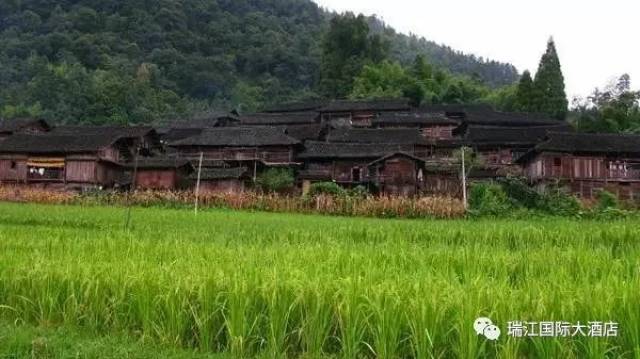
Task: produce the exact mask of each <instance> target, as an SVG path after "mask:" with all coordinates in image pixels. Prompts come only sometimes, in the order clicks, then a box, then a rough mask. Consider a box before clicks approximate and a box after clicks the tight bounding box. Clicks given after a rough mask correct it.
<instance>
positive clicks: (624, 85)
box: [572, 74, 640, 133]
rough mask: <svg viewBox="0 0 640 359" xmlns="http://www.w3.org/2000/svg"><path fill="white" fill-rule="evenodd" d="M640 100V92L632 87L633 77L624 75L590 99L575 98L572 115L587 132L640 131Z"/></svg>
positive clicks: (592, 95) (580, 127)
mask: <svg viewBox="0 0 640 359" xmlns="http://www.w3.org/2000/svg"><path fill="white" fill-rule="evenodd" d="M639 102H640V91H633V90H631V78H630V76H629V75H628V74H624V75H622V76H620V78H619V79H618V81H617V82H615V83H612V84H609V85H608V86H607V87H605V88H604V89H603V90H600V89H596V90H595V91H594V92H593V94H591V96H589V97H588V99H587V100H586V101H580V100H574V108H575V110H574V111H573V113H572V117H573V119H574V122H575V123H576V125H577V127H578V128H579V129H581V130H583V131H587V132H613V133H615V132H627V133H640V104H639Z"/></svg>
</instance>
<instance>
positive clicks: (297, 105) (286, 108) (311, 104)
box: [264, 100, 329, 113]
mask: <svg viewBox="0 0 640 359" xmlns="http://www.w3.org/2000/svg"><path fill="white" fill-rule="evenodd" d="M328 102H329V101H325V100H317V101H313V100H312V101H303V102H290V103H285V104H281V105H277V106H273V107H270V108H268V109H266V110H265V111H264V112H279V113H283V112H306V111H316V110H318V109H320V108H322V107H324V106H326V105H327V103H328Z"/></svg>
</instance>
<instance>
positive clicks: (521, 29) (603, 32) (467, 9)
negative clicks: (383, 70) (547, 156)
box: [315, 0, 640, 99]
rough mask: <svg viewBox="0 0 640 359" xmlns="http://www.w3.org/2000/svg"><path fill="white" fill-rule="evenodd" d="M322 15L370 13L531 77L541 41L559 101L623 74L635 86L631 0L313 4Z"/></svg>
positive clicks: (638, 7)
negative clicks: (552, 51)
mask: <svg viewBox="0 0 640 359" xmlns="http://www.w3.org/2000/svg"><path fill="white" fill-rule="evenodd" d="M315 1H316V3H318V4H319V5H320V6H322V7H325V8H327V9H330V10H337V11H340V12H342V11H346V10H349V11H353V12H356V13H364V14H367V15H373V14H375V15H378V17H379V18H381V19H382V20H384V21H385V22H386V23H387V24H388V25H390V26H392V27H394V28H395V29H396V30H399V31H401V32H404V33H414V34H416V35H419V36H422V37H425V38H426V39H428V40H432V41H435V42H437V43H442V44H446V45H449V46H451V47H452V48H454V49H456V50H461V51H463V52H465V53H473V54H476V55H478V56H483V57H486V58H490V59H494V60H498V61H503V62H510V63H512V64H514V65H515V66H516V67H517V68H518V71H520V72H522V71H524V70H526V69H528V70H530V71H531V72H532V73H535V71H536V69H537V67H538V62H539V60H540V56H541V55H542V53H543V52H544V50H545V47H546V42H547V39H548V38H549V36H553V37H554V39H555V41H556V46H557V48H558V53H559V55H560V62H561V64H562V70H563V72H564V76H565V81H566V85H567V95H568V96H569V98H570V99H571V98H572V97H573V96H575V95H581V96H585V95H588V94H589V93H590V92H591V91H592V90H593V89H594V88H595V87H596V86H598V87H603V86H604V85H606V84H607V83H609V82H610V81H611V80H612V79H615V78H617V77H619V75H621V74H623V73H628V74H630V75H631V81H632V87H633V88H635V89H638V88H640V21H639V20H638V17H639V16H640V1H639V0H606V1H604V0H575V1H573V0H422V1H420V0H418V1H411V0H315Z"/></svg>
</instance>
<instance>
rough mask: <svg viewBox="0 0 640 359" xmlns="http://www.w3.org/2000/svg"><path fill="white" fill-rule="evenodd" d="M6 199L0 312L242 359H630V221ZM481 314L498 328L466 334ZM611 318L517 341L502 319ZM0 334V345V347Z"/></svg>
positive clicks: (635, 339)
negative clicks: (609, 330) (598, 333)
mask: <svg viewBox="0 0 640 359" xmlns="http://www.w3.org/2000/svg"><path fill="white" fill-rule="evenodd" d="M123 220H124V214H123V209H121V208H107V207H99V206H85V207H82V206H51V205H25V204H0V320H2V321H6V322H10V323H18V324H29V325H35V326H43V327H47V328H76V329H77V330H80V331H82V332H85V333H93V335H101V336H105V335H106V336H109V335H117V336H122V335H126V336H129V337H131V338H134V339H138V340H141V341H145V340H146V339H152V340H154V341H158V342H160V343H162V344H163V346H170V347H175V348H180V349H191V350H198V351H201V352H203V353H226V354H229V355H230V356H232V357H238V358H250V357H260V358H285V357H286V358H323V357H326V358H472V357H473V358H477V357H502V358H537V357H548V358H551V357H562V358H601V357H622V358H640V243H639V241H638V240H639V239H640V222H639V221H638V220H637V219H624V220H619V221H608V222H605V221H587V220H583V221H573V220H566V219H551V220H544V221H543V220H535V219H533V220H531V221H523V220H518V221H516V220H475V221H465V220H448V221H439V220H376V219H366V218H359V219H356V218H339V217H320V216H310V215H292V214H288V215H282V214H273V213H245V212H236V211H229V210H207V211H205V212H203V213H201V214H200V215H198V216H194V215H193V212H192V211H186V210H173V209H159V208H134V209H133V216H132V222H131V223H132V225H131V228H130V230H129V231H124V230H123V226H122V221H123ZM479 316H488V317H490V318H491V319H493V320H494V321H495V323H497V324H499V325H500V327H501V329H502V330H503V335H502V336H501V337H500V339H499V340H498V341H496V342H492V341H489V340H487V339H484V338H482V337H481V336H478V335H477V334H476V333H475V331H474V330H473V326H472V324H473V321H474V319H475V318H477V317H479ZM513 320H523V321H569V322H572V323H576V322H578V321H580V322H582V323H587V322H589V321H614V322H618V323H619V325H620V330H619V333H618V335H617V336H611V337H604V338H590V337H586V336H571V337H558V338H540V337H538V338H516V337H513V336H509V335H507V333H506V327H507V323H508V322H509V321H513ZM0 345H1V342H0Z"/></svg>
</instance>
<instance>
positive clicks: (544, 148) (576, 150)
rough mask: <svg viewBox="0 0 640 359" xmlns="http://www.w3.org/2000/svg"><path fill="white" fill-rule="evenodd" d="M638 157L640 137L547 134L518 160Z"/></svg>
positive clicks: (565, 133)
mask: <svg viewBox="0 0 640 359" xmlns="http://www.w3.org/2000/svg"><path fill="white" fill-rule="evenodd" d="M541 152H560V153H572V154H577V155H580V154H591V155H593V154H597V155H605V156H606V155H631V156H640V135H620V134H590V133H578V132H575V133H567V132H549V134H548V136H547V139H546V140H545V141H544V142H542V143H540V144H538V145H537V146H535V147H534V148H533V149H532V150H531V151H529V152H527V153H526V154H525V155H524V156H522V157H521V158H519V159H518V162H520V163H523V162H527V161H528V160H529V159H531V158H533V157H534V156H535V154H536V153H541Z"/></svg>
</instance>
